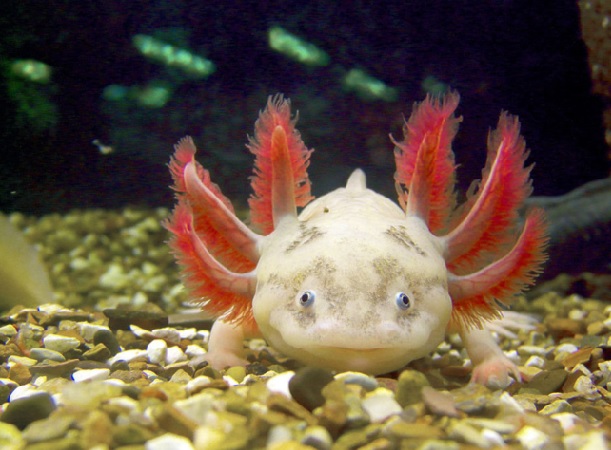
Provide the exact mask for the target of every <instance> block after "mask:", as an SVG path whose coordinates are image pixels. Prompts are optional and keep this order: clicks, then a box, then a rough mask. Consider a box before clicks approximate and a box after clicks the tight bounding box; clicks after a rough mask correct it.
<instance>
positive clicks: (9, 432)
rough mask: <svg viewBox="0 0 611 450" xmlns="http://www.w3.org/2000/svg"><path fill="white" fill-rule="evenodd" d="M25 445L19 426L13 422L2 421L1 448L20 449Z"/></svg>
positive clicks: (0, 428) (0, 426) (8, 449)
mask: <svg viewBox="0 0 611 450" xmlns="http://www.w3.org/2000/svg"><path fill="white" fill-rule="evenodd" d="M24 447H25V442H24V441H23V438H22V437H21V432H20V431H19V428H17V427H16V426H15V425H13V424H11V423H3V422H0V448H5V449H7V450H20V449H23V448H24Z"/></svg>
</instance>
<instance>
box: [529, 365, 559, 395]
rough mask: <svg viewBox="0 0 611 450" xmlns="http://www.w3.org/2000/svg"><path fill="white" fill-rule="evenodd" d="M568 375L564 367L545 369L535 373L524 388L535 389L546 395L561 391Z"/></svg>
mask: <svg viewBox="0 0 611 450" xmlns="http://www.w3.org/2000/svg"><path fill="white" fill-rule="evenodd" d="M566 377H567V373H566V371H565V370H563V369H556V370H544V371H542V372H539V373H538V374H537V375H535V376H534V377H533V379H532V380H530V382H528V383H526V384H525V385H524V388H526V389H534V390H535V391H537V392H539V393H540V394H544V395H547V394H551V393H552V392H560V388H561V387H562V385H563V384H564V381H565V380H566Z"/></svg>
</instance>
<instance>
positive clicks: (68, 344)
mask: <svg viewBox="0 0 611 450" xmlns="http://www.w3.org/2000/svg"><path fill="white" fill-rule="evenodd" d="M43 342H44V344H45V347H46V348H48V349H51V350H55V351H56V352H59V353H66V352H68V351H69V350H72V349H75V348H77V347H79V346H80V345H81V342H80V341H79V340H78V339H76V338H73V337H69V336H62V335H60V334H47V335H46V336H45V337H44V338H43Z"/></svg>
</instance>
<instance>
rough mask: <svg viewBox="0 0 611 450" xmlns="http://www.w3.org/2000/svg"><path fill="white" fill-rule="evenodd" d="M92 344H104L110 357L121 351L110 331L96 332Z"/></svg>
mask: <svg viewBox="0 0 611 450" xmlns="http://www.w3.org/2000/svg"><path fill="white" fill-rule="evenodd" d="M93 343H94V344H95V345H98V344H104V345H105V346H106V348H108V350H110V354H111V355H113V356H114V355H116V354H117V353H119V352H120V351H121V346H120V345H119V341H118V340H117V337H116V336H115V334H114V333H113V332H112V331H110V330H106V329H105V330H98V331H96V332H95V333H94V335H93Z"/></svg>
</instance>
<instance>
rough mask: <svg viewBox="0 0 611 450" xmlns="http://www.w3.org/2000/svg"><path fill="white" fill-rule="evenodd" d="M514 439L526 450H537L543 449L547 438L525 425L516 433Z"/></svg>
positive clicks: (541, 432)
mask: <svg viewBox="0 0 611 450" xmlns="http://www.w3.org/2000/svg"><path fill="white" fill-rule="evenodd" d="M516 438H517V439H518V441H520V443H521V444H522V446H523V447H524V448H526V449H527V450H539V449H542V448H545V444H547V441H548V438H547V436H546V435H545V433H544V432H543V431H539V430H537V429H536V428H534V427H531V426H530V425H526V426H524V427H522V428H521V429H520V431H518V432H517V433H516Z"/></svg>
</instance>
